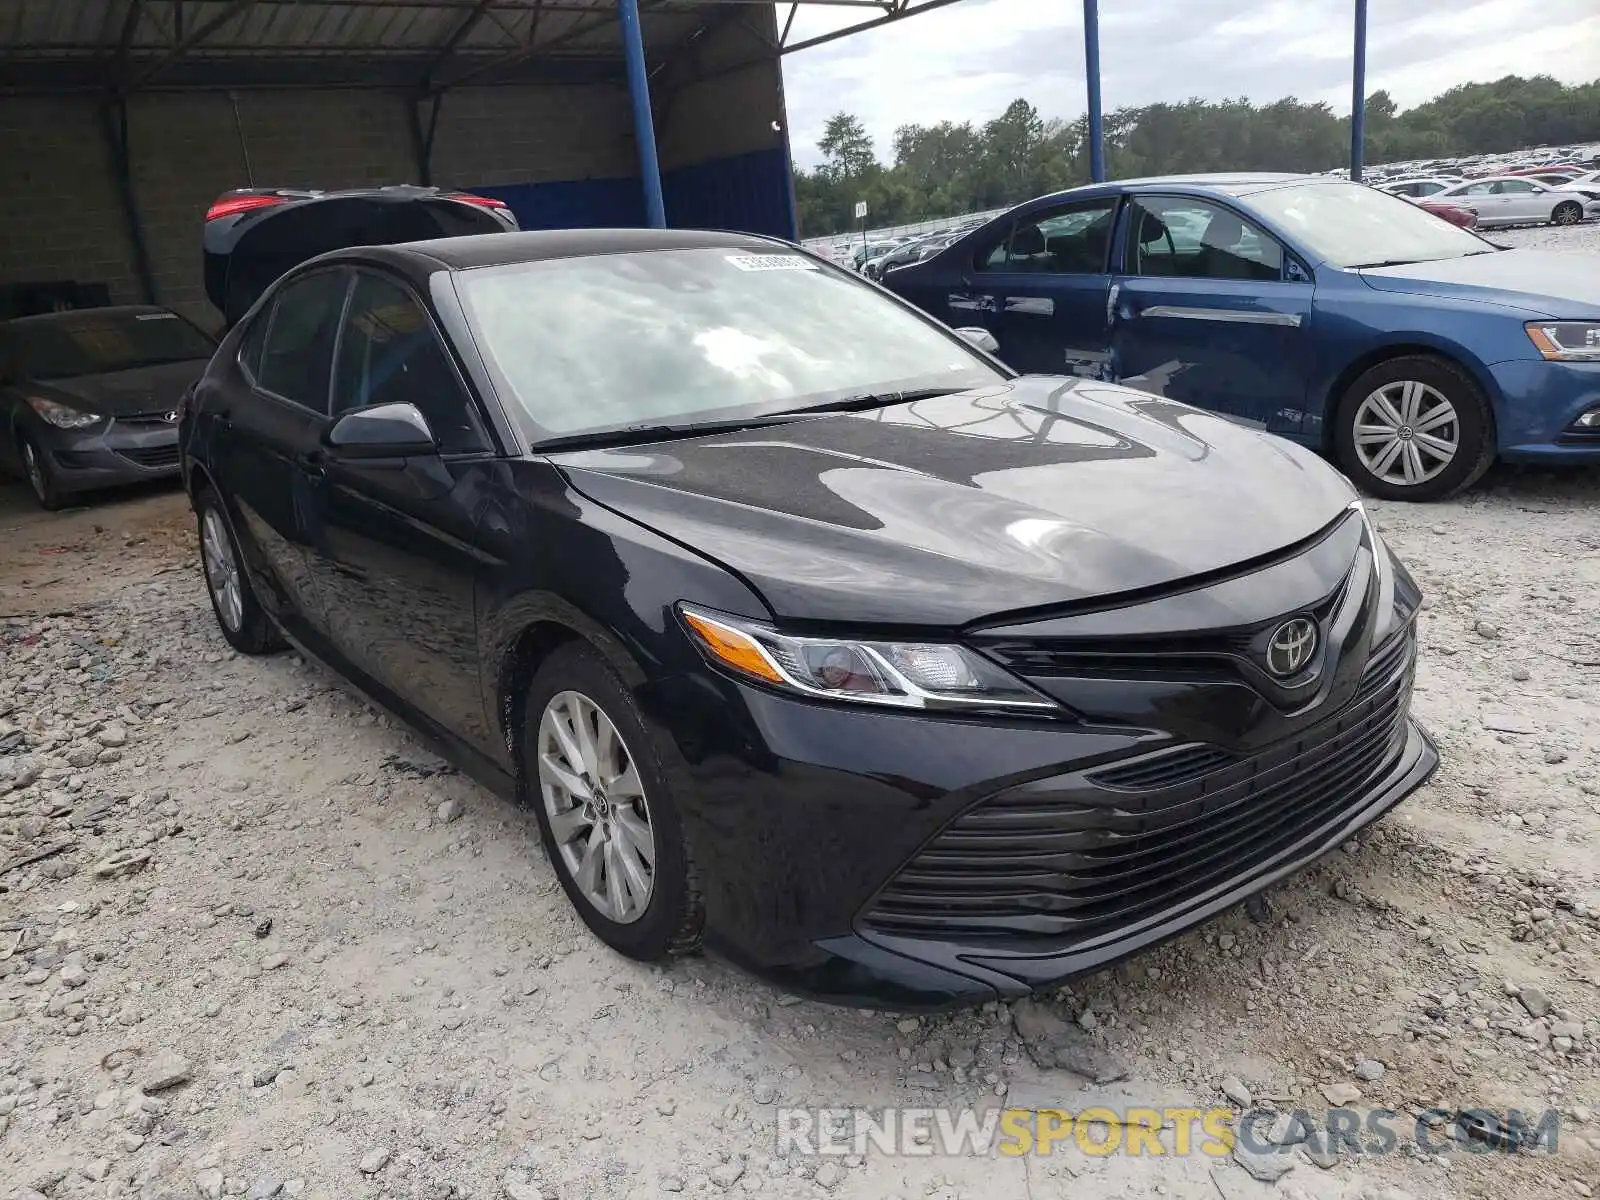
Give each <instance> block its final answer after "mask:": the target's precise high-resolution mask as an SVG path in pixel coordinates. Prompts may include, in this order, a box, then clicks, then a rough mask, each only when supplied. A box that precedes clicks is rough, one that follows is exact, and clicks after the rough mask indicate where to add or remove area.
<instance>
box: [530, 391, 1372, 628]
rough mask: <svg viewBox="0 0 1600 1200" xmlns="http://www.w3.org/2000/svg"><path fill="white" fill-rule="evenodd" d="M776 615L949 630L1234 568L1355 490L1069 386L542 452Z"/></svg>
mask: <svg viewBox="0 0 1600 1200" xmlns="http://www.w3.org/2000/svg"><path fill="white" fill-rule="evenodd" d="M552 461H554V462H555V463H556V464H557V465H558V466H559V467H560V468H561V469H562V470H563V471H564V472H565V473H566V475H567V477H568V479H569V480H570V481H571V483H572V485H573V486H574V487H576V488H577V489H578V490H579V491H581V492H582V493H583V494H585V495H586V496H588V497H589V498H590V499H592V500H595V501H597V502H599V503H601V504H604V505H606V506H608V507H610V508H612V509H615V510H616V511H618V512H621V513H623V514H625V515H627V516H629V517H631V518H633V519H634V520H636V521H638V522H640V523H641V524H644V525H646V526H648V527H650V528H651V529H654V530H656V531H658V532H660V533H662V534H664V535H666V536H668V537H671V538H673V539H675V540H677V541H679V542H681V543H683V544H684V545H686V546H689V547H692V548H693V549H694V550H696V551H698V552H699V553H701V554H703V555H705V556H706V557H708V558H711V559H713V560H715V561H718V562H720V563H721V564H722V565H724V566H725V567H726V568H728V569H729V570H731V571H733V572H735V573H737V574H738V575H740V576H741V577H742V578H744V579H745V580H746V581H747V582H749V583H750V584H751V585H752V586H753V587H754V588H755V589H756V590H757V591H758V592H759V593H760V594H761V595H762V596H763V597H764V598H765V600H766V602H767V603H768V605H769V606H770V607H771V609H772V611H773V612H774V613H775V614H776V615H777V616H779V617H782V618H787V619H792V620H818V621H837V622H859V623H890V624H901V625H918V626H938V627H953V626H959V625H964V624H967V623H969V622H973V621H976V620H979V619H980V618H984V617H989V616H993V615H996V614H999V613H1003V612H1004V613H1014V612H1017V611H1018V610H1025V609H1034V608H1043V607H1048V606H1056V605H1063V604H1071V603H1075V602H1082V601H1089V600H1099V599H1101V598H1104V597H1110V596H1115V595H1118V594H1120V593H1127V592H1136V591H1140V590H1142V589H1148V588H1159V587H1164V586H1168V585H1171V584H1174V583H1176V582H1178V581H1181V580H1184V579H1186V578H1188V577H1191V576H1197V575H1204V574H1206V573H1209V572H1214V571H1217V570H1219V569H1224V568H1228V567H1231V566H1236V565H1238V564H1241V563H1245V562H1248V561H1250V560H1253V559H1258V558H1261V557H1262V556H1266V555H1271V554H1274V553H1275V552H1278V551H1280V550H1282V549H1284V548H1285V547H1288V546H1291V545H1293V544H1294V543H1297V542H1300V541H1301V540H1303V539H1305V538H1308V537H1310V536H1311V535H1313V534H1315V533H1317V532H1318V531H1319V530H1321V529H1323V528H1324V527H1326V526H1327V525H1328V524H1329V523H1330V522H1331V521H1333V520H1335V519H1336V518H1337V517H1338V516H1339V514H1340V513H1341V512H1343V511H1344V510H1345V509H1346V508H1347V507H1348V506H1349V504H1350V502H1351V501H1352V500H1353V499H1354V498H1355V497H1354V493H1353V492H1352V491H1351V489H1350V487H1349V485H1348V484H1347V483H1346V482H1345V481H1344V479H1343V478H1342V477H1341V476H1339V475H1338V474H1337V473H1336V472H1334V471H1333V470H1332V469H1331V468H1329V467H1328V466H1327V465H1326V464H1325V463H1323V462H1322V461H1321V460H1320V459H1319V458H1317V457H1316V456H1315V455H1314V454H1312V453H1311V452H1310V451H1308V450H1305V449H1303V448H1301V447H1298V446H1295V445H1293V444H1291V443H1289V442H1286V441H1283V440H1281V439H1279V438H1276V437H1272V436H1269V435H1266V434H1262V433H1258V432H1256V431H1253V430H1250V429H1246V428H1244V427H1243V426H1240V425H1236V424H1234V423H1232V422H1229V421H1227V420H1224V419H1223V418H1221V417H1218V416H1216V415H1215V414H1212V413H1206V412H1201V411H1199V410H1197V409H1193V408H1189V407H1188V406H1186V405H1182V404H1178V403H1175V402H1173V401H1170V400H1166V399H1164V398H1162V397H1159V396H1154V395H1150V394H1147V393H1144V392H1137V391H1134V390H1132V389H1130V388H1123V387H1117V386H1115V385H1111V384H1104V383H1096V382H1091V381H1087V380H1074V379H1063V378H1054V377H1044V376H1028V377H1024V378H1021V379H1017V380H1013V381H1011V382H1010V383H1008V384H1004V385H999V386H995V387H991V388H984V389H980V390H976V391H970V392H962V393H958V394H955V395H950V396H944V397H940V398H937V399H932V400H918V401H916V402H913V403H905V404H896V405H891V406H887V407H885V408H881V409H876V410H872V411H869V412H864V413H850V414H832V415H828V416H822V417H814V418H808V419H802V420H798V421H795V422H794V423H792V424H787V425H781V426H776V427H769V428H757V429H751V430H746V431H742V432H734V433H723V434H716V435H711V436H707V437H701V438H692V439H686V440H680V441H672V442H662V443H655V444H652V445H648V446H630V447H625V448H616V449H606V450H584V451H577V452H568V453H562V454H558V455H554V456H552Z"/></svg>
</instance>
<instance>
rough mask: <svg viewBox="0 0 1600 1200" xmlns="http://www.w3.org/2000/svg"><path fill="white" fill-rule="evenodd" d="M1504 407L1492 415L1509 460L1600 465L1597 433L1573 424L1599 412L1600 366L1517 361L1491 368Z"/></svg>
mask: <svg viewBox="0 0 1600 1200" xmlns="http://www.w3.org/2000/svg"><path fill="white" fill-rule="evenodd" d="M1489 370H1490V373H1491V374H1492V375H1493V376H1494V381H1495V385H1496V386H1497V387H1498V388H1499V389H1500V394H1501V397H1502V398H1503V404H1502V406H1501V408H1500V411H1498V412H1497V413H1496V414H1495V417H1496V424H1497V428H1498V433H1499V439H1500V457H1501V458H1503V459H1505V460H1506V461H1507V462H1517V463H1534V464H1537V463H1544V464H1548V465H1551V466H1556V465H1561V464H1571V465H1583V464H1593V465H1600V429H1596V430H1593V431H1589V430H1578V429H1575V428H1574V422H1576V421H1577V420H1578V418H1579V417H1580V416H1582V415H1583V414H1584V413H1586V412H1589V411H1591V410H1593V409H1597V408H1600V363H1574V362H1546V361H1545V360H1543V359H1516V360H1513V361H1510V362H1502V363H1496V364H1494V366H1492V367H1490V368H1489Z"/></svg>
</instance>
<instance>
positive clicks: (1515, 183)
mask: <svg viewBox="0 0 1600 1200" xmlns="http://www.w3.org/2000/svg"><path fill="white" fill-rule="evenodd" d="M1494 187H1495V191H1497V192H1499V193H1500V194H1501V195H1502V196H1526V195H1528V194H1529V193H1530V192H1536V191H1538V190H1539V189H1538V187H1536V186H1535V185H1534V184H1531V183H1529V182H1527V181H1526V180H1524V179H1502V180H1501V181H1500V182H1499V183H1497V184H1495V185H1494Z"/></svg>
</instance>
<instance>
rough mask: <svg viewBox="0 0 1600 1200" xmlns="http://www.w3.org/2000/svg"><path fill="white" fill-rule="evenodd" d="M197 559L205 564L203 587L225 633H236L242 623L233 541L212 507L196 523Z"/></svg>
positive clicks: (240, 597)
mask: <svg viewBox="0 0 1600 1200" xmlns="http://www.w3.org/2000/svg"><path fill="white" fill-rule="evenodd" d="M200 555H201V558H202V559H203V560H204V562H205V568H206V586H207V587H209V588H210V589H211V598H212V599H213V600H215V601H216V604H217V615H218V616H220V617H221V618H222V623H223V624H224V625H226V626H227V627H228V630H229V632H231V633H237V632H239V626H240V624H241V623H242V622H243V620H244V592H243V590H242V587H241V583H240V579H239V563H238V561H237V560H236V559H235V558H234V556H233V541H232V539H231V538H229V537H228V530H227V527H226V526H225V525H224V524H223V523H222V514H221V513H220V512H218V511H217V509H216V507H215V506H212V507H209V508H207V509H206V515H205V517H204V518H203V519H202V520H201V522H200Z"/></svg>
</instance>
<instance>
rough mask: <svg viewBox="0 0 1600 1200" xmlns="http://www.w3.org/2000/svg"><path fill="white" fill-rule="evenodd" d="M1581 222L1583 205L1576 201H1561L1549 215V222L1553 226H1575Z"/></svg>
mask: <svg viewBox="0 0 1600 1200" xmlns="http://www.w3.org/2000/svg"><path fill="white" fill-rule="evenodd" d="M1581 220H1583V205H1581V204H1579V203H1578V202H1577V201H1576V200H1563V201H1562V202H1561V203H1560V204H1558V205H1556V207H1555V211H1554V212H1552V213H1551V214H1550V221H1551V223H1552V224H1555V225H1576V224H1577V223H1578V222H1579V221H1581Z"/></svg>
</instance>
